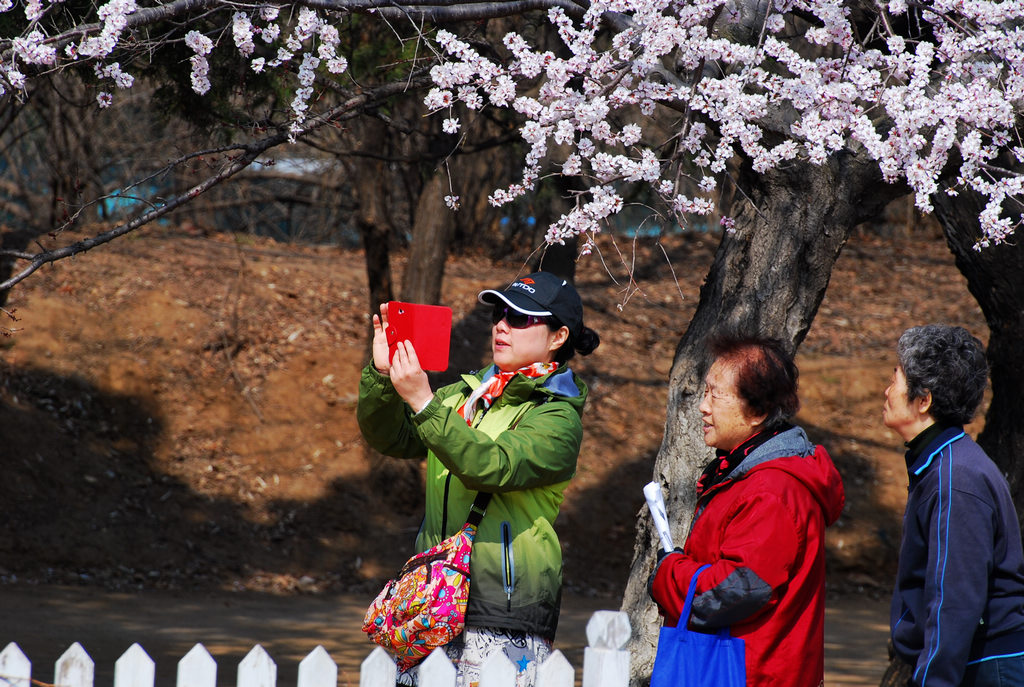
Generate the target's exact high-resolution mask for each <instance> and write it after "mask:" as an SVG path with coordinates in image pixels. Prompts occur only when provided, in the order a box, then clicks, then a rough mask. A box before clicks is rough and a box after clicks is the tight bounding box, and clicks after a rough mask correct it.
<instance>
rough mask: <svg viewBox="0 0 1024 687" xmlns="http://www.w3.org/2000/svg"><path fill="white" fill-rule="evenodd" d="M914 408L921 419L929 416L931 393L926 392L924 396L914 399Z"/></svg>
mask: <svg viewBox="0 0 1024 687" xmlns="http://www.w3.org/2000/svg"><path fill="white" fill-rule="evenodd" d="M914 407H915V408H916V409H917V412H918V414H919V415H921V416H922V417H924V416H926V415H929V416H930V415H931V411H932V392H931V391H926V392H924V396H920V397H918V398H915V399H914Z"/></svg>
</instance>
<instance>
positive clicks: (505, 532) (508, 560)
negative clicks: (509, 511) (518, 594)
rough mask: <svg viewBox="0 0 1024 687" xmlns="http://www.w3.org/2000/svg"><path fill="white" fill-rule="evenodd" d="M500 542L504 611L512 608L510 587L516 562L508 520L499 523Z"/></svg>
mask: <svg viewBox="0 0 1024 687" xmlns="http://www.w3.org/2000/svg"><path fill="white" fill-rule="evenodd" d="M501 543H502V548H503V550H504V551H503V553H504V563H505V565H504V566H503V568H502V571H501V577H502V582H503V583H504V585H505V598H506V599H507V604H506V607H505V610H506V611H511V610H512V588H513V587H514V586H515V579H516V564H515V560H514V558H513V556H512V525H511V524H509V522H508V520H505V521H503V522H502V523H501Z"/></svg>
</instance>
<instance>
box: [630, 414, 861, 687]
mask: <svg viewBox="0 0 1024 687" xmlns="http://www.w3.org/2000/svg"><path fill="white" fill-rule="evenodd" d="M844 500H845V496H844V492H843V483H842V479H841V478H840V476H839V473H838V472H837V471H836V468H835V466H834V465H833V464H832V459H831V458H830V457H829V455H828V453H827V452H826V451H825V449H824V448H822V447H821V446H814V445H813V444H811V443H810V441H808V440H807V435H806V434H804V431H803V430H802V429H800V428H799V427H794V428H792V429H790V430H788V431H786V432H783V433H782V434H779V435H778V436H776V437H773V438H772V439H770V440H769V441H768V442H766V443H765V444H763V445H761V446H759V447H758V448H756V449H755V450H754V451H753V452H752V453H751V454H750V455H749V456H747V457H746V458H745V459H744V460H743V462H742V463H740V464H739V465H738V466H737V467H736V468H735V469H734V470H733V471H732V473H730V475H729V477H728V478H727V479H726V480H725V481H724V482H721V483H720V484H717V485H715V486H714V487H712V488H711V489H709V490H708V492H707V493H705V494H704V495H702V497H701V499H700V500H699V502H698V504H697V514H696V515H695V517H694V522H693V525H692V527H691V530H690V535H689V537H688V538H687V540H686V546H685V547H684V551H683V553H673V554H669V555H668V556H666V557H665V558H663V559H662V560H661V561H660V563H659V565H658V568H657V570H656V571H655V573H654V575H653V576H652V578H651V582H650V592H651V596H652V598H653V599H654V600H655V601H656V602H657V604H658V607H659V608H660V610H661V612H662V614H663V615H664V616H665V624H666V625H668V626H672V627H674V626H675V625H676V624H677V623H678V622H679V614H680V612H681V611H682V606H683V602H684V601H685V599H686V590H687V587H688V585H689V582H690V578H691V576H692V575H693V573H694V572H695V571H696V570H697V568H699V567H700V566H701V565H703V564H705V563H710V564H711V567H710V568H708V569H707V570H705V571H704V572H702V573H701V575H700V577H699V578H698V583H697V595H696V596H695V597H694V601H693V611H692V614H691V617H690V624H689V627H690V629H691V630H700V631H705V632H712V631H714V630H716V629H718V628H721V627H724V626H728V627H729V628H730V630H731V633H732V635H733V636H734V637H742V638H743V640H744V641H745V645H746V664H747V684H748V685H756V686H757V687H769V686H771V687H775V686H781V685H786V686H787V687H790V686H792V687H797V686H799V687H817V686H818V685H820V684H821V683H822V681H823V679H824V674H825V656H824V653H825V651H824V643H825V635H824V632H825V629H824V628H825V540H824V535H825V528H826V527H827V526H828V525H830V524H832V523H833V522H835V520H836V519H837V518H838V517H839V514H840V513H841V512H842V509H843V503H844Z"/></svg>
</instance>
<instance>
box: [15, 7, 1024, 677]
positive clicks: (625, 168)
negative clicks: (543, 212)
mask: <svg viewBox="0 0 1024 687" xmlns="http://www.w3.org/2000/svg"><path fill="white" fill-rule="evenodd" d="M0 11H2V12H3V14H2V15H0V16H4V17H5V18H6V19H9V20H10V21H8V22H7V23H5V24H4V25H3V26H5V27H8V28H7V31H8V33H7V34H6V35H4V36H2V37H0V88H2V96H3V98H4V99H5V103H6V104H7V105H11V104H13V103H16V102H17V101H18V99H19V98H20V97H22V94H23V93H24V92H25V91H26V89H28V88H30V87H31V82H32V80H33V79H36V78H42V77H44V76H45V75H47V74H49V73H52V72H55V71H60V70H64V69H69V68H77V69H82V68H87V69H90V70H91V73H92V79H93V83H94V84H95V87H96V96H95V100H96V106H97V107H99V108H104V107H107V106H109V105H110V104H111V103H112V102H113V101H114V100H115V99H116V98H117V97H119V94H120V93H122V92H123V91H124V90H125V89H128V88H131V87H132V85H133V81H134V76H133V70H134V69H138V68H139V65H140V64H142V63H145V62H146V60H148V59H151V57H152V56H153V55H157V54H159V48H160V46H163V45H167V44H173V45H176V46H179V47H180V46H184V48H185V49H186V51H187V55H188V57H187V62H188V64H187V71H188V74H187V77H186V78H188V80H189V84H190V85H191V88H192V89H193V91H194V92H195V94H197V95H199V96H205V95H206V94H207V93H209V92H210V91H211V88H212V81H211V79H214V78H215V76H216V75H215V74H214V73H213V72H212V70H214V69H215V65H217V64H222V63H223V62H224V61H226V60H228V59H233V60H236V61H237V62H238V63H240V64H242V65H244V69H245V70H246V73H253V74H264V73H268V72H272V73H275V74H280V75H281V76H282V79H284V80H285V81H286V82H287V83H289V84H290V91H289V98H290V100H289V102H288V108H287V111H286V112H285V113H283V114H282V115H281V117H280V118H279V119H278V120H277V123H276V125H275V127H274V128H273V129H272V130H266V129H260V128H257V127H254V128H253V130H254V131H257V132H258V133H257V134H255V135H253V136H250V137H248V138H247V139H246V140H244V141H240V142H236V143H232V144H230V145H227V146H225V147H224V148H223V149H221V150H220V151H218V152H219V153H220V154H221V155H222V156H223V158H222V159H223V164H222V166H221V167H220V168H219V169H217V170H216V171H215V172H214V173H211V174H210V175H209V177H208V178H207V179H205V180H203V181H201V182H200V183H197V184H196V185H194V186H193V187H192V188H189V189H188V190H187V191H185V192H183V193H181V194H178V195H176V196H174V197H171V198H166V199H162V200H160V202H154V203H153V204H152V206H151V209H149V210H147V211H145V212H143V213H141V214H139V215H138V216H137V217H134V218H132V219H131V220H129V221H127V222H125V223H123V224H121V225H119V226H117V227H115V228H113V229H111V230H109V231H107V232H105V233H103V234H100V235H97V236H96V237H94V238H90V239H87V240H84V241H80V242H77V243H75V244H73V245H70V246H65V247H63V248H60V249H54V250H44V251H40V252H37V253H28V252H26V253H24V254H19V255H18V256H17V257H20V258H23V259H24V260H25V265H26V266H25V267H24V269H22V270H21V271H20V272H18V273H17V274H15V275H14V276H13V277H12V278H11V279H8V280H7V281H6V282H4V283H2V284H0V288H9V287H10V286H12V285H13V284H15V283H17V281H20V280H21V279H24V278H25V277H27V276H28V275H29V274H31V273H32V272H33V271H34V270H35V269H38V268H39V267H40V266H41V265H43V264H46V263H47V262H50V261H52V260H57V259H61V258H63V257H66V256H69V255H73V254H75V253H77V252H81V251H82V250H89V249H91V248H92V247H94V246H96V245H99V244H101V243H104V242H106V241H109V240H112V239H113V238H116V237H117V236H121V235H124V234H125V233H128V232H131V231H134V230H136V229H138V228H139V227H141V226H144V225H145V224H146V223H148V222H151V221H152V220H153V219H156V218H157V217H160V216H162V215H165V214H167V213H169V212H171V211H173V210H174V209H175V208H177V207H180V206H182V205H183V204H185V203H187V202H189V200H190V199H192V198H195V197H196V196H198V195H200V194H202V193H204V192H205V190H206V189H208V188H210V187H211V186H213V185H215V184H219V183H221V182H223V181H224V180H226V179H228V178H230V177H231V176H233V175H234V174H237V173H238V172H239V171H240V170H241V169H244V168H245V167H246V166H247V165H250V164H252V162H253V161H255V160H257V159H259V158H260V156H262V155H265V154H267V152H268V151H269V150H271V149H273V148H275V147H277V146H285V145H288V144H290V143H292V142H296V141H299V140H301V139H303V138H304V137H307V136H309V135H310V134H311V133H312V132H314V131H316V130H317V129H319V128H320V127H324V126H329V125H333V124H336V123H337V122H339V121H341V120H343V119H344V118H345V117H349V116H352V115H353V113H354V112H356V111H359V110H360V108H363V107H364V106H365V105H366V103H368V102H381V101H383V100H384V99H386V98H389V97H393V96H396V95H398V94H401V93H409V92H415V91H416V89H417V88H419V87H425V88H424V90H426V93H425V94H424V95H422V98H423V107H424V111H425V113H429V114H432V115H434V116H438V117H441V118H443V121H442V129H443V132H445V134H446V135H449V136H456V137H464V136H465V135H466V132H467V131H469V130H471V129H472V127H473V126H474V122H476V121H477V120H478V119H479V118H481V117H484V116H487V115H488V114H490V113H493V112H495V111H499V112H505V113H508V114H509V116H512V117H514V118H516V120H517V121H518V123H519V132H520V135H521V138H522V145H523V149H524V150H525V155H524V157H523V159H522V172H521V175H520V176H519V178H518V179H517V180H516V182H515V183H512V184H509V185H506V186H503V187H502V188H498V189H495V190H493V192H491V194H490V197H489V200H490V202H491V203H492V204H493V205H495V206H498V207H501V206H505V205H507V204H508V203H512V202H515V201H516V200H517V199H520V198H523V197H525V196H527V195H529V194H531V193H534V192H536V189H537V187H538V184H540V183H542V182H543V181H544V180H546V179H548V178H550V177H559V176H560V177H568V178H572V179H574V180H575V181H574V184H573V185H572V186H571V188H572V189H573V193H572V198H571V203H570V207H569V209H568V211H567V212H565V213H564V214H563V215H562V216H561V217H560V218H559V219H557V220H556V221H554V222H552V223H551V225H550V227H549V229H548V232H547V241H548V242H550V243H552V244H560V243H566V242H570V241H579V242H580V246H581V248H580V252H581V253H583V254H586V253H588V252H590V251H591V250H592V249H593V248H594V245H595V238H596V236H597V235H598V234H599V233H600V232H601V231H603V230H604V228H605V227H606V226H607V224H608V223H609V222H610V221H612V220H613V219H614V216H615V215H616V213H618V212H620V211H621V210H622V209H623V207H624V206H625V205H626V204H627V200H626V199H627V198H630V197H631V195H630V193H631V192H632V191H635V190H636V189H638V188H642V189H644V191H645V197H646V198H649V199H650V202H647V203H646V205H647V207H648V209H649V212H650V214H651V215H652V216H654V217H656V218H657V221H659V222H662V223H664V224H671V223H678V224H681V225H687V224H688V223H690V222H693V221H694V219H695V218H698V217H700V216H709V215H711V214H712V213H713V212H714V211H715V209H716V207H715V201H716V198H718V197H719V195H718V194H720V193H721V191H722V189H723V187H725V186H727V187H728V188H730V189H731V190H732V191H734V192H735V195H736V200H735V201H734V202H733V204H732V207H733V210H731V211H730V213H728V214H724V215H722V217H721V224H722V229H723V231H724V236H723V240H722V242H721V245H720V246H719V249H718V253H717V255H716V258H715V262H714V264H713V265H712V267H711V270H710V272H709V274H708V279H707V281H706V284H705V286H704V288H703V290H702V292H701V301H700V304H699V307H698V310H697V314H696V315H695V317H694V320H693V321H692V322H691V324H690V327H689V328H688V330H687V333H686V335H685V336H684V338H683V339H682V341H681V342H680V344H679V347H678V349H677V352H676V357H675V361H674V365H673V369H672V373H671V387H670V388H671V393H670V400H669V407H668V414H667V421H666V432H665V439H664V442H663V445H662V448H661V450H660V452H659V455H658V457H657V459H656V462H655V466H654V470H655V474H656V475H657V476H658V477H659V478H660V479H661V480H662V481H663V482H664V483H665V484H666V485H667V486H668V487H669V492H670V504H669V505H670V508H671V510H672V512H673V513H674V523H673V526H674V527H675V528H676V529H677V533H678V534H679V535H680V538H681V534H682V532H684V531H685V528H686V525H687V524H688V520H689V515H688V514H689V513H690V511H691V506H692V502H691V501H690V499H692V494H691V493H690V492H691V491H692V490H691V489H689V488H688V487H689V485H692V483H693V476H694V475H695V473H696V471H697V469H698V468H699V466H700V465H701V464H702V463H703V462H704V461H705V460H706V457H707V452H706V449H705V447H703V445H702V444H701V443H700V442H699V441H698V440H697V438H696V437H697V436H698V435H699V433H698V432H697V427H698V426H699V417H698V415H697V411H696V406H697V404H698V403H699V390H700V387H701V379H702V378H703V375H704V373H705V371H706V368H707V365H708V361H707V359H706V354H705V353H704V352H703V348H702V346H703V340H704V337H705V336H706V335H707V334H708V333H709V332H710V331H711V330H712V329H713V328H714V327H716V326H719V325H720V324H722V323H725V324H728V325H731V326H736V327H744V328H748V329H756V330H757V331H759V332H762V333H764V334H768V335H774V336H778V337H780V338H782V339H783V340H784V341H786V342H787V343H788V345H790V346H791V347H792V348H794V349H795V348H796V347H797V346H798V345H799V343H800V342H801V341H802V339H803V337H804V335H805V334H806V332H807V330H808V328H809V327H810V324H811V322H812V321H813V318H814V315H815V313H816V311H817V307H818V305H819V303H820V302H821V298H822V295H823V294H824V291H825V288H826V287H827V284H828V278H829V274H830V272H831V267H832V265H833V263H834V261H835V259H836V258H837V257H838V255H839V252H840V250H841V248H842V246H843V243H844V242H845V240H846V238H847V236H848V235H849V232H850V231H851V229H852V227H853V226H855V225H856V224H857V223H859V222H861V221H864V220H867V219H870V218H871V217H872V216H874V214H876V213H877V212H879V211H880V209H881V208H882V207H883V206H884V204H885V202H886V201H887V200H889V199H891V198H894V197H897V196H899V195H901V194H904V193H908V192H909V193H912V194H913V196H914V199H915V203H916V206H917V207H918V208H919V209H921V210H922V211H925V212H931V211H932V210H933V209H935V208H941V209H942V213H941V216H942V217H945V218H946V219H947V220H948V221H946V222H945V223H944V224H945V228H946V231H947V237H949V239H950V243H951V245H954V246H956V247H957V250H958V255H959V256H961V258H963V257H964V256H967V255H970V254H971V252H973V253H978V254H979V255H989V253H988V252H987V251H1004V253H1000V255H1003V254H1006V253H1005V251H1015V250H1017V251H1019V249H1017V248H1016V247H1015V244H1014V242H1013V237H1014V231H1015V230H1016V228H1017V226H1018V225H1019V224H1020V222H1021V220H1022V216H1021V214H1020V206H1019V204H1018V203H1019V197H1020V191H1021V188H1020V187H1021V184H1022V179H1024V177H1022V176H1021V174H1020V169H1021V166H1022V158H1024V145H1022V142H1021V138H1020V134H1019V130H1018V126H1017V125H1018V116H1019V114H1020V112H1021V108H1022V104H1024V103H1022V96H1024V59H1022V58H1024V52H1022V45H1024V31H1022V30H1021V29H1020V26H1019V24H1020V21H1019V20H1020V17H1021V14H1022V11H1024V8H1022V6H1021V5H1020V4H1019V3H1013V2H1003V1H992V0H929V1H925V2H915V3H909V2H907V0H889V1H888V2H876V3H866V2H857V1H856V0H770V1H769V0H686V1H683V0H590V1H589V2H588V1H585V0H512V1H510V2H489V1H487V0H479V1H474V0H468V1H460V0H397V1H395V2H390V1H389V2H384V1H383V0H306V1H299V2H290V3H280V2H277V3H272V2H265V3H245V2H230V3H229V2H225V1H223V0H172V1H169V2H152V3H150V4H149V5H140V4H138V3H137V2H136V0H110V1H109V2H106V3H102V4H97V5H96V6H92V5H90V4H89V3H88V2H85V3H84V4H81V3H69V2H68V0H64V1H63V2H51V1H50V0H26V2H25V3H24V4H23V5H17V6H15V5H14V4H13V2H12V0H0ZM527 13H543V16H544V18H545V20H546V21H547V22H548V24H549V26H550V27H551V29H552V31H553V32H554V33H555V35H557V37H558V43H557V45H552V44H550V43H548V42H539V41H535V40H534V39H533V37H532V36H531V35H529V33H528V32H525V31H523V30H516V31H493V30H492V28H493V23H492V22H491V20H493V19H496V18H499V17H515V16H519V15H524V14H527ZM360 21H380V22H384V23H386V24H387V26H388V27H389V28H391V29H392V30H393V31H394V32H395V34H396V36H398V37H399V38H400V39H401V40H402V41H403V43H404V45H405V48H406V49H405V54H406V57H405V59H404V60H403V65H402V69H401V70H399V71H398V72H396V74H397V76H394V77H393V78H391V79H390V80H387V79H385V80H378V81H374V82H373V84H372V86H365V85H363V84H361V83H360V82H359V80H357V79H354V78H353V77H352V75H351V71H350V64H349V61H348V58H346V57H345V56H344V55H343V53H342V51H340V50H339V45H340V36H341V33H342V32H343V31H345V30H347V28H346V27H349V26H351V25H352V24H353V22H360ZM10 27H15V28H14V29H10ZM427 89H429V90H427ZM329 93H330V94H334V95H335V96H336V97H333V98H324V97H323V96H324V95H325V94H329ZM441 192H442V193H443V194H444V202H445V203H446V204H447V206H448V207H449V208H451V209H452V210H453V211H454V210H456V209H457V208H458V207H459V206H460V204H461V203H464V202H465V200H464V199H461V198H459V197H458V194H457V193H456V192H454V191H452V190H451V189H450V188H449V189H443V190H442V191H441ZM645 202H646V201H645ZM947 208H948V209H949V210H948V211H947ZM965 208H967V209H968V210H965ZM719 209H720V208H719ZM965 217H966V218H968V219H970V220H971V221H970V222H965V221H964V220H965ZM954 218H956V219H955V220H954ZM968 224H970V227H969V228H967V225H968ZM979 251H980V253H979ZM1016 254H1017V255H1019V253H1016ZM968 262H970V261H966V260H963V259H962V260H961V264H967V263H968ZM972 264H974V265H975V266H976V267H977V269H978V270H979V272H978V274H979V278H978V279H976V280H975V283H976V284H978V285H979V290H980V291H984V290H985V289H989V288H998V286H994V287H990V286H985V285H982V284H983V282H984V279H981V278H980V276H983V275H984V274H985V273H986V271H987V270H991V269H996V268H997V267H998V265H999V264H1000V263H999V262H998V261H996V260H993V261H984V260H983V261H974V262H973V263H972ZM976 295H977V294H976ZM1018 303H1019V302H1018ZM1019 310H1020V308H1019V307H1018V311H1019ZM988 312H990V311H986V313H987V314H988ZM991 312H993V313H994V312H996V311H995V310H994V309H993V310H991ZM1014 327H1016V329H1015V328H1014ZM1019 327H1020V323H1019V318H1018V322H1017V323H1016V324H1014V325H1013V327H1009V328H1005V327H1004V328H1002V329H1000V330H999V331H1000V332H1001V334H1000V336H1003V334H1002V332H1004V331H1006V332H1009V333H1020V330H1019ZM898 334H899V333H898V332H894V333H893V335H894V339H895V337H896V336H898ZM1005 340H1006V339H1000V341H1005ZM1000 345H1001V346H1002V345H1004V344H1003V343H1000ZM999 350H1002V349H999ZM1019 388H1020V387H1018V388H1017V391H1016V392H1012V391H1007V392H1006V393H1016V394H1018V395H1019V393H1020V392H1019ZM1018 445H1019V444H1018ZM653 551H654V546H653V536H652V534H651V533H650V532H649V531H647V530H646V528H645V527H641V531H640V532H639V535H638V541H637V552H636V559H635V561H634V565H633V574H632V575H631V576H630V582H629V587H628V589H627V591H626V598H625V600H624V606H625V607H626V608H627V609H629V610H630V611H631V612H632V614H633V618H634V628H635V629H636V630H637V632H636V638H635V640H634V661H633V666H634V673H635V675H636V676H637V677H638V679H640V678H642V676H643V675H645V674H649V669H650V661H651V658H652V657H653V639H652V638H653V637H654V636H655V634H654V631H653V629H654V628H656V626H657V624H656V621H655V618H654V617H653V616H652V610H651V605H650V604H649V603H647V602H646V600H645V595H644V592H643V584H644V581H645V580H646V571H649V569H650V563H651V559H652V555H653Z"/></svg>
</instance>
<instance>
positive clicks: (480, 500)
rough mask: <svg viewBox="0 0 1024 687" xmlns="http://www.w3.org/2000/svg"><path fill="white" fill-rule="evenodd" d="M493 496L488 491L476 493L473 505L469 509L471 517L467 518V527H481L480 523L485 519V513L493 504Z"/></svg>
mask: <svg viewBox="0 0 1024 687" xmlns="http://www.w3.org/2000/svg"><path fill="white" fill-rule="evenodd" d="M493 495H494V494H492V493H490V492H488V491H478V492H477V493H476V498H475V499H473V505H472V506H470V507H469V517H467V518H466V524H467V525H472V526H473V527H479V526H480V521H481V520H483V519H484V512H485V511H486V510H487V505H488V504H489V503H490V502H491V497H492V496H493Z"/></svg>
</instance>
